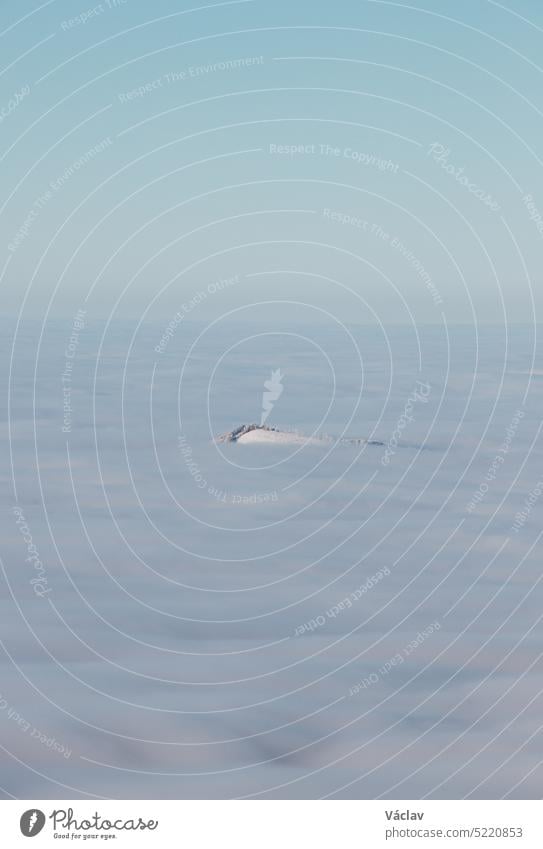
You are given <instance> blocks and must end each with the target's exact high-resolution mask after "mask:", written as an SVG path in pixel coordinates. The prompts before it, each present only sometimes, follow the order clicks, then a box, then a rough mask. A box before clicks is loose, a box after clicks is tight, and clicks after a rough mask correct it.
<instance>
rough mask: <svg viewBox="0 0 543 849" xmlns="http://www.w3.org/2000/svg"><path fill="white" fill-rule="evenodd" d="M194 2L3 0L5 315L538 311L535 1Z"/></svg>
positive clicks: (493, 314)
mask: <svg viewBox="0 0 543 849" xmlns="http://www.w3.org/2000/svg"><path fill="white" fill-rule="evenodd" d="M186 5H187V8H186V9H180V8H179V4H178V3H175V2H167V0H162V2H159V3H156V4H153V5H152V6H150V5H149V4H148V3H146V2H145V3H144V2H138V0H126V2H124V3H122V2H121V0H117V1H116V2H114V0H110V4H109V6H108V4H107V3H106V2H103V3H101V4H100V3H98V4H95V5H94V6H93V5H92V4H89V3H85V2H82V3H80V2H76V3H74V2H70V3H68V2H60V1H59V2H56V0H51V2H48V3H41V4H40V3H39V2H27V1H26V0H23V2H18V3H13V2H12V3H4V4H3V5H2V9H1V10H0V43H1V49H2V54H1V55H2V64H1V70H0V74H1V76H0V114H1V116H2V119H1V121H0V132H1V136H0V139H1V141H0V169H1V176H2V187H3V192H2V207H1V224H0V232H1V236H0V241H1V245H2V247H1V256H0V269H1V270H2V271H3V272H4V274H3V279H2V293H3V295H2V310H3V312H4V313H8V314H18V313H20V312H21V311H22V315H23V316H32V317H38V318H44V317H45V316H50V315H59V316H71V315H73V314H74V313H75V312H76V311H77V309H79V308H85V309H87V312H88V315H89V317H112V316H115V317H120V318H135V317H136V318H138V319H139V318H144V317H156V318H160V320H162V319H164V318H168V317H169V316H171V315H172V314H175V312H176V311H177V310H179V309H180V308H182V305H183V304H186V303H187V302H190V300H191V299H192V298H194V297H195V295H197V293H198V292H201V291H202V289H204V290H206V291H207V288H206V287H208V285H209V284H210V283H212V282H214V281H217V280H219V279H229V278H231V277H233V276H235V275H239V281H238V282H237V283H236V285H234V286H229V287H228V289H227V290H223V291H222V293H220V294H214V295H213V297H206V298H205V299H204V301H203V302H202V303H200V304H199V305H198V309H197V310H192V313H193V314H192V316H191V317H192V318H195V319H201V320H208V319H210V318H213V317H216V316H217V315H223V314H224V313H225V312H227V311H228V310H232V309H237V308H239V307H243V306H244V305H246V304H248V303H252V302H257V303H258V302H261V301H264V300H274V299H288V300H293V301H298V302H303V303H308V304H312V305H313V306H315V307H317V308H318V309H320V310H324V311H327V312H330V313H331V314H333V315H334V316H337V317H338V318H340V319H341V320H342V321H344V320H348V321H351V322H354V323H357V322H366V321H370V322H373V321H376V320H377V321H382V322H383V323H385V324H386V323H387V322H391V323H395V322H404V321H411V320H413V319H414V320H415V321H417V322H432V323H433V322H438V323H441V321H442V320H443V317H445V318H446V320H447V321H448V322H472V321H474V320H476V321H477V322H487V321H490V322H498V323H502V322H504V321H507V322H516V321H528V322H530V321H533V320H534V316H536V317H537V315H538V309H539V308H540V307H541V300H540V296H539V295H538V294H537V288H538V285H539V282H540V258H541V250H542V247H543V241H542V240H543V235H542V233H541V232H539V230H538V227H537V218H536V216H537V215H538V214H539V210H541V211H542V215H543V186H542V170H541V165H542V159H543V152H542V151H541V146H540V143H539V142H540V139H541V137H542V130H543V98H542V96H541V91H542V86H541V80H542V73H543V67H541V62H540V56H541V49H540V48H541V39H542V37H543V8H542V7H541V4H540V3H538V2H515V3H509V5H508V6H506V5H504V4H499V3H495V2H460V3H458V2H454V3H453V2H435V0H433V1H432V2H429V0H428V2H426V3H419V4H412V5H407V4H403V3H392V2H381V0H371V2H338V3H334V4H326V5H323V6H322V7H321V6H318V7H316V6H315V4H313V3H308V2H299V3H295V4H293V3H287V2H282V1H281V0H280V2H276V3H273V4H271V3H265V2H263V0H244V2H230V3H218V4H193V3H189V4H186ZM91 10H94V11H93V13H92V14H91ZM247 59H252V60H258V61H253V62H250V63H249V62H238V63H237V65H238V67H230V68H228V67H227V68H226V69H222V68H221V66H220V65H219V66H218V67H215V68H213V67H211V69H209V66H213V65H217V63H221V62H223V63H227V62H229V61H230V62H233V61H235V60H247ZM240 65H241V67H240ZM205 66H208V69H207V71H206V70H205ZM191 68H192V71H191ZM198 68H200V70H195V69H198ZM202 68H204V70H202ZM176 74H177V75H178V76H175V75H176ZM145 86H148V88H147V89H145V88H143V89H141V87H145ZM138 89H139V90H140V91H139V92H136V90H138ZM135 92H136V93H135ZM101 143H102V148H103V149H102V150H100V151H99V152H97V153H96V154H95V155H94V156H92V155H91V154H90V153H89V151H91V150H92V149H93V148H95V147H96V145H100V144H101ZM272 145H300V146H303V151H302V152H299V153H295V154H288V153H276V152H273V150H274V149H273V148H270V146H272ZM431 145H439V146H440V147H434V155H432V153H431V151H430V146H431ZM436 152H437V153H436ZM440 152H441V156H442V158H441V160H439V156H438V154H439V153H440ZM81 160H84V161H83V164H81ZM74 163H79V164H78V165H77V166H76V168H77V170H75V169H74V168H72V166H74ZM70 168H72V171H71V172H70V171H69V169H70ZM67 169H68V178H67V179H64V181H62V180H61V183H60V184H59V178H62V175H63V174H64V173H65V172H66V171H67ZM447 169H448V170H447ZM458 169H463V170H462V171H461V172H458ZM451 172H452V173H451ZM460 176H465V177H466V180H467V181H469V183H470V184H471V191H470V189H469V188H468V187H467V186H466V185H463V184H462V182H461V180H460V179H459V177H460ZM51 184H53V186H54V188H52V187H51ZM477 189H478V190H480V192H479V194H481V195H483V197H484V198H485V199H487V201H488V202H487V203H485V202H484V199H481V198H480V197H477V196H476V194H475V192H476V190H477ZM526 195H531V196H532V203H533V206H532V207H529V206H528V204H529V202H530V200H529V199H528V200H523V198H525V197H526ZM40 198H41V200H40ZM496 207H497V208H496ZM325 210H329V211H330V212H325ZM331 213H336V214H335V215H332V214H331ZM530 216H532V217H530ZM541 229H542V230H543V225H541ZM249 275H250V276H249ZM345 287H347V288H345ZM534 300H535V304H534ZM538 300H539V306H538ZM262 309H264V310H268V309H272V308H271V307H268V306H266V307H263V308H262ZM278 309H279V311H281V310H283V311H284V307H278ZM287 313H288V317H289V318H296V319H302V320H304V321H315V320H319V316H318V315H317V313H316V312H315V311H312V310H311V309H310V308H309V307H303V308H301V310H300V311H299V312H296V311H295V310H294V312H293V313H292V314H291V313H290V312H288V311H287ZM236 315H237V317H239V318H241V319H243V318H244V317H246V318H248V317H249V316H250V320H252V321H254V320H256V318H255V316H256V312H255V310H254V309H251V310H249V311H246V310H242V311H241V312H239V313H236ZM321 315H322V314H321ZM285 317H287V315H285Z"/></svg>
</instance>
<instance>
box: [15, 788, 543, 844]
mask: <svg viewBox="0 0 543 849" xmlns="http://www.w3.org/2000/svg"><path fill="white" fill-rule="evenodd" d="M542 809H543V805H542V803H541V802H539V801H505V802H504V801H460V802H459V801H425V802H417V801H414V802H413V801H394V802H382V801H326V802H321V801H175V800H171V801H162V800H161V801H142V800H134V801H125V800H123V801H118V802H115V801H104V802H102V801H100V802H96V801H90V802H89V801H72V802H69V801H51V800H45V801H35V802H33V803H32V804H31V803H30V802H29V801H11V800H10V801H5V802H1V803H0V827H1V831H0V834H1V835H2V837H1V840H0V845H1V846H6V847H9V849H11V847H14V846H22V845H26V846H28V840H29V839H31V838H33V837H36V847H49V846H59V845H60V846H62V845H65V844H67V843H68V842H70V843H75V844H85V845H87V846H88V845H95V846H96V845H98V846H103V845H104V841H108V843H109V845H112V846H118V847H119V849H120V847H122V846H132V845H137V846H149V847H160V849H170V847H171V849H174V847H175V849H179V847H181V846H187V847H191V849H192V847H193V849H208V847H209V849H216V847H222V846H225V845H226V846H232V847H235V849H296V847H310V849H332V847H334V849H336V847H364V849H366V847H367V849H380V847H393V846H396V847H402V846H405V847H408V846H411V847H417V846H421V847H427V848H428V849H437V847H443V849H445V847H450V849H454V848H455V847H464V846H470V847H487V849H499V847H506V846H507V847H510V849H517V847H518V849H542V847H543V815H542Z"/></svg>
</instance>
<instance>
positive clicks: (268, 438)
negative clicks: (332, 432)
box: [216, 424, 384, 446]
mask: <svg viewBox="0 0 543 849" xmlns="http://www.w3.org/2000/svg"><path fill="white" fill-rule="evenodd" d="M216 441H217V442H236V443H239V444H243V445H255V444H265V445H319V446H325V445H333V444H334V443H337V444H339V445H365V444H367V445H383V444H384V443H383V442H378V441H377V440H374V439H364V438H363V437H342V438H340V439H338V438H337V437H334V436H324V435H323V436H305V435H304V434H303V433H298V432H296V431H289V430H279V428H276V427H267V426H266V425H257V424H248V425H240V426H239V427H237V428H235V430H231V431H228V432H227V433H223V434H221V435H220V436H218V437H217V439H216Z"/></svg>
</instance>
